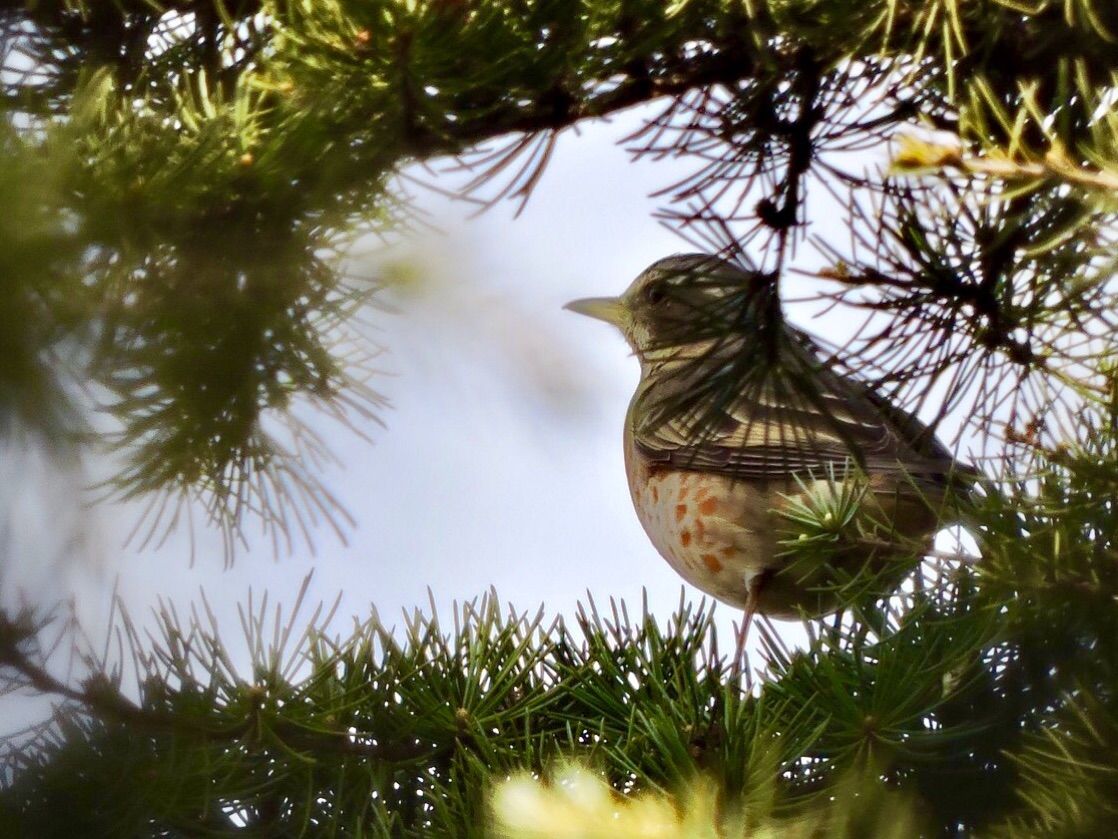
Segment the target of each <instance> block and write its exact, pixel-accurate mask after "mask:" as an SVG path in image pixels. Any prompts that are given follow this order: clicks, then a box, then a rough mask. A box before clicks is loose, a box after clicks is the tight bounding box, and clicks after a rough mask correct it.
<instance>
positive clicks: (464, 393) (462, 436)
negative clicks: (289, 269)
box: [0, 111, 885, 660]
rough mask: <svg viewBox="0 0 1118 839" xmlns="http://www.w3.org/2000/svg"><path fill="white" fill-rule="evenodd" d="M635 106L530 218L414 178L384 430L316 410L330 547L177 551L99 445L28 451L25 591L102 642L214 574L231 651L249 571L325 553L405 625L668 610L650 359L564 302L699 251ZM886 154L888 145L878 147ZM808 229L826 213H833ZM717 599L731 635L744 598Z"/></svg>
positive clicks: (18, 547)
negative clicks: (146, 532) (491, 605)
mask: <svg viewBox="0 0 1118 839" xmlns="http://www.w3.org/2000/svg"><path fill="white" fill-rule="evenodd" d="M638 121H639V111H631V112H628V113H627V114H625V115H622V116H621V117H619V118H617V119H616V120H615V121H614V122H612V123H606V122H597V123H594V124H591V125H586V126H582V127H581V130H580V132H579V133H578V134H576V133H574V132H568V133H567V134H565V135H564V136H563V138H562V139H561V141H560V142H559V145H558V149H557V151H556V154H555V155H554V159H553V160H552V162H551V164H550V166H549V168H548V171H547V172H546V174H545V175H544V177H543V180H542V182H541V183H540V185H539V187H538V188H537V190H536V192H535V193H534V194H533V196H532V198H531V200H530V201H529V202H528V204H527V206H526V207H525V209H524V211H523V212H522V214H521V215H520V216H519V218H515V219H514V212H515V209H516V207H515V205H514V204H512V203H508V202H506V203H504V204H501V205H498V206H496V207H494V208H492V209H490V210H489V211H487V212H485V213H483V214H481V215H480V216H478V217H476V218H470V217H469V216H470V215H471V214H472V213H473V212H474V211H475V208H473V207H471V206H469V205H467V204H464V203H461V202H458V203H455V202H453V201H450V200H449V199H446V198H443V197H440V196H439V195H437V194H435V193H433V192H420V193H418V195H417V203H418V204H419V205H420V206H421V207H422V208H424V209H425V210H426V211H427V212H428V213H429V221H430V222H431V224H432V226H433V227H434V228H437V229H430V230H424V231H419V232H417V233H416V234H415V235H413V236H411V237H410V238H409V240H408V241H407V242H406V243H404V244H403V245H401V246H400V247H399V248H397V249H395V250H393V251H391V252H390V253H389V254H388V258H389V259H391V260H398V261H403V262H405V263H407V264H409V265H410V266H411V268H412V273H413V275H414V276H415V277H417V278H418V279H417V281H416V282H414V283H412V284H410V285H408V286H406V287H402V288H399V289H397V290H396V291H394V292H393V293H392V294H390V295H389V296H388V297H387V298H386V302H388V303H390V304H391V306H392V308H393V310H394V311H391V312H389V311H381V310H375V311H371V312H369V313H367V315H366V316H365V319H366V320H367V321H369V322H370V323H371V325H372V328H370V329H369V330H367V332H368V335H369V337H370V339H371V340H372V341H374V342H376V343H377V344H380V345H382V346H383V347H385V349H386V352H385V353H384V355H382V356H381V357H380V358H379V359H378V361H377V363H378V367H379V368H380V369H382V370H384V371H386V372H385V375H383V376H381V377H379V378H378V379H377V380H376V381H375V382H374V385H375V386H376V388H377V389H378V390H379V391H380V392H382V393H383V394H385V395H386V396H388V397H389V398H390V400H391V402H392V407H391V409H390V410H387V411H385V412H384V414H383V419H384V421H385V423H386V428H380V427H377V426H371V427H369V428H367V429H365V430H366V431H367V432H368V433H369V434H370V435H371V436H372V437H373V440H374V443H373V444H372V445H370V444H368V443H367V442H365V441H363V440H361V439H359V438H358V437H356V436H355V435H353V434H352V433H351V432H349V431H346V430H345V429H343V428H340V427H339V426H337V425H335V424H333V423H331V422H329V421H322V422H321V423H316V426H317V428H318V430H319V431H320V432H321V433H322V434H323V435H325V436H326V437H327V438H328V439H329V440H330V442H331V445H332V448H333V450H334V451H335V453H336V454H337V455H338V457H339V459H340V461H341V464H342V465H341V466H340V467H338V468H331V469H329V470H328V471H327V473H326V474H325V475H324V482H325V483H326V485H327V486H328V487H330V488H331V489H332V490H333V491H334V493H335V494H336V496H337V497H338V499H339V500H340V501H341V503H342V504H343V505H344V506H345V508H346V509H347V510H348V511H349V513H350V514H351V515H352V517H353V519H354V520H355V522H356V524H355V526H354V527H353V528H352V529H351V530H350V532H349V534H348V542H347V543H345V544H343V543H341V542H339V541H338V539H337V538H336V537H335V536H333V535H332V533H331V532H330V531H329V530H328V529H320V530H319V531H318V532H317V533H316V534H315V543H316V553H315V555H314V556H310V555H309V554H308V552H307V551H306V550H305V549H303V548H302V547H297V548H296V550H295V552H294V554H293V555H290V556H288V555H281V556H279V557H275V556H274V555H273V553H272V550H271V546H270V544H268V543H267V542H265V541H264V540H258V541H256V542H254V543H253V544H252V546H251V549H250V550H248V551H247V552H246V551H243V550H242V551H240V552H239V553H238V555H237V557H236V561H235V563H234V565H233V567H232V568H231V569H229V570H226V569H225V568H224V558H223V552H222V547H221V542H220V539H219V538H218V537H217V536H216V534H214V533H212V532H206V531H205V530H202V529H199V528H197V527H196V528H195V531H194V533H193V544H192V535H191V534H190V533H189V532H187V530H186V529H185V528H180V530H179V531H178V532H176V533H175V534H174V535H173V536H172V537H171V538H170V539H169V540H168V541H167V542H166V543H165V544H163V545H162V546H161V547H158V548H152V547H148V548H145V549H143V550H140V549H137V548H136V547H134V546H128V547H122V546H124V545H125V542H126V540H127V536H128V533H129V531H130V529H131V528H132V527H133V525H134V524H135V522H136V520H137V518H138V516H139V512H140V511H139V509H138V507H136V506H135V505H124V504H107V503H101V504H93V505H91V504H90V499H91V498H93V497H94V495H95V494H94V493H91V492H88V491H83V490H82V487H83V486H85V485H87V484H88V483H89V482H90V480H91V478H92V476H93V475H94V474H95V473H96V471H97V469H96V467H97V464H96V463H93V464H91V463H89V462H87V463H86V464H74V463H62V462H59V461H58V460H55V459H52V458H51V457H49V456H48V455H46V454H45V453H43V452H42V451H40V450H36V449H34V448H29V447H24V446H15V445H10V446H9V447H8V450H7V452H6V454H5V456H4V457H3V458H0V509H2V510H5V511H6V514H7V522H6V525H5V528H6V529H5V532H4V536H5V537H6V538H5V542H6V544H7V545H8V556H7V558H6V560H5V561H4V564H3V566H2V568H0V572H2V574H3V579H2V580H0V582H2V586H0V591H2V592H3V597H4V600H5V602H6V603H8V604H11V603H12V602H14V601H15V599H16V598H17V597H23V598H26V599H27V600H28V601H30V602H32V603H37V604H49V603H51V602H60V601H63V602H64V601H66V600H67V599H70V600H72V602H73V604H74V606H75V611H76V613H77V615H78V616H79V618H80V621H81V623H82V625H83V627H84V628H85V630H86V632H87V634H88V635H89V636H90V637H91V638H93V639H99V638H101V637H103V636H104V633H105V630H106V626H107V622H108V619H109V614H110V603H111V600H112V594H113V592H114V590H116V591H118V592H119V594H120V596H121V598H122V600H123V602H124V604H125V606H126V608H127V609H128V610H129V612H130V614H132V615H133V617H135V618H136V619H138V620H140V621H144V620H150V610H151V609H152V608H153V607H155V606H157V604H158V601H159V599H160V598H162V599H163V600H164V601H166V602H170V603H173V604H175V605H176V607H177V608H178V609H179V610H180V613H182V614H187V613H188V612H189V607H190V604H191V603H196V602H198V597H199V592H200V591H203V590H204V591H205V594H206V598H207V601H208V603H209V605H210V608H211V609H212V610H213V613H214V614H215V615H216V617H217V619H218V621H219V623H220V625H221V626H222V630H223V634H224V635H225V637H226V640H227V641H228V642H229V643H230V646H231V648H232V649H233V650H234V651H235V650H236V649H237V644H236V640H235V639H236V638H237V637H238V636H239V634H240V629H239V626H240V625H239V620H238V613H237V609H238V605H240V604H242V603H243V602H244V601H245V599H246V597H247V595H248V592H249V590H250V588H251V589H252V590H253V592H254V595H255V596H257V597H258V596H259V595H261V594H262V593H263V592H264V591H268V592H269V593H270V597H271V601H272V602H281V603H288V604H289V603H291V602H292V601H293V600H294V597H295V593H296V592H297V590H298V589H299V586H300V585H301V584H302V582H303V580H304V578H305V577H306V575H307V574H309V573H310V572H311V571H312V570H313V572H314V577H313V580H312V582H311V587H310V595H311V597H310V599H311V601H312V603H313V602H316V601H318V600H325V601H332V600H333V599H334V597H335V596H337V594H338V593H339V592H340V593H341V595H342V602H341V606H340V609H339V612H338V620H337V623H336V626H337V628H338V630H339V632H342V633H343V634H344V633H345V631H346V627H348V626H350V625H351V620H352V619H354V618H357V619H364V618H365V617H367V616H368V614H369V613H370V608H371V607H372V606H375V607H376V608H377V610H378V611H379V614H380V615H381V617H382V619H384V620H385V621H386V622H388V623H390V624H391V623H397V624H399V620H398V617H399V616H400V615H401V613H402V611H408V610H411V609H413V608H415V607H419V608H421V609H424V610H425V611H426V610H428V609H429V603H430V602H431V601H433V602H434V604H435V605H436V606H437V607H438V608H439V609H440V611H442V612H444V614H445V613H446V612H448V611H449V608H450V606H451V604H452V603H453V602H454V601H456V600H457V601H462V600H468V599H470V598H474V597H477V596H478V595H480V594H482V593H483V592H484V591H486V590H488V589H489V588H490V587H491V586H492V587H495V588H496V590H497V592H498V594H499V596H500V598H501V599H502V600H503V601H508V602H511V603H512V604H514V605H515V606H516V607H517V609H518V610H520V611H530V612H534V611H535V610H536V608H538V606H539V605H540V604H541V603H542V604H543V605H544V606H545V607H546V609H547V611H548V612H549V613H563V614H566V615H568V616H569V615H571V614H573V612H574V609H575V605H576V603H577V602H578V601H579V600H580V599H584V598H585V597H586V595H587V593H588V592H589V593H590V594H592V595H593V596H594V598H596V599H597V601H598V602H599V604H603V603H607V602H608V599H609V598H610V597H620V598H624V599H625V600H626V601H628V603H629V604H630V607H631V610H633V611H637V612H639V607H640V602H641V597H642V593H643V592H647V598H648V602H649V604H650V606H651V607H652V609H653V611H654V613H655V614H656V615H657V616H659V617H660V618H661V619H666V618H667V617H668V616H669V615H670V613H671V611H672V610H673V609H674V608H675V607H676V606H677V605H678V603H679V600H680V593H681V587H682V586H683V583H682V581H681V580H680V578H679V577H678V576H676V574H675V573H674V572H673V571H672V570H671V569H670V568H669V567H668V565H667V564H666V563H665V562H664V561H663V560H662V559H661V558H660V557H659V556H658V555H657V553H656V552H655V550H654V549H653V548H652V546H651V545H650V544H649V542H648V540H647V539H646V537H645V535H644V533H643V532H642V530H641V528H640V525H639V524H638V522H637V519H636V516H635V514H634V512H633V510H632V506H631V503H630V500H629V495H628V490H627V487H626V483H625V476H624V471H623V465H622V452H621V428H622V419H623V417H624V413H625V410H626V406H627V403H628V400H629V396H630V394H631V392H632V390H633V388H634V386H635V384H636V381H637V374H638V369H637V364H636V361H635V360H634V359H633V358H632V357H630V355H629V351H628V348H627V346H626V345H625V343H624V341H623V340H622V338H621V337H620V335H618V334H616V333H614V332H613V331H612V330H611V329H610V328H609V327H607V326H606V325H605V324H601V323H597V322H594V321H591V320H588V319H585V318H580V317H577V316H575V315H573V314H571V313H569V312H565V311H563V310H562V308H561V307H562V304H563V303H565V302H566V301H568V300H571V299H573V298H575V297H583V296H589V295H601V294H615V293H618V292H620V291H621V290H622V289H624V288H625V286H626V285H628V283H629V282H630V281H631V279H632V278H633V277H635V276H636V275H637V274H638V273H639V272H640V271H641V270H642V269H643V268H644V267H645V266H647V265H648V264H649V263H651V262H653V261H654V260H656V259H659V258H661V257H663V256H666V255H668V254H671V253H677V252H686V251H691V250H694V248H693V247H691V246H690V245H688V244H687V243H686V242H684V241H683V240H681V239H680V238H679V237H678V236H676V235H675V234H674V233H672V232H671V231H670V230H668V229H666V228H664V227H663V226H661V225H660V224H659V223H658V222H657V221H656V220H655V219H654V218H653V217H652V212H653V211H654V210H655V209H656V208H657V206H658V205H659V204H660V203H662V202H659V201H657V200H655V199H650V198H649V197H648V195H649V193H651V192H653V191H654V190H656V189H659V188H663V187H664V186H667V185H669V184H670V183H671V182H672V181H673V180H674V179H675V177H678V176H681V175H683V174H685V173H686V172H687V169H686V168H685V167H682V166H681V164H680V163H679V162H676V161H671V160H667V161H661V162H657V163H648V162H638V163H633V162H631V161H630V159H629V156H628V155H627V153H626V152H625V151H624V149H622V148H619V147H618V146H617V145H615V142H616V140H617V139H618V138H619V137H622V136H624V135H625V134H626V133H628V131H630V130H631V129H632V128H635V127H636V126H637V125H638ZM884 162H885V149H882V150H881V151H880V153H879V154H878V155H877V156H873V155H871V156H869V157H868V158H867V165H873V164H882V163H884ZM424 177H427V178H430V177H431V176H430V174H424ZM440 183H447V181H445V180H442V181H440ZM809 212H810V217H812V218H816V219H819V218H823V219H829V220H830V222H829V223H830V224H832V225H835V224H836V223H839V224H840V223H841V216H839V215H838V214H836V213H819V212H811V210H810V207H809ZM825 223H827V222H824V224H825ZM839 230H840V228H839V227H837V226H836V227H832V228H831V229H830V233H831V234H835V233H838V232H839ZM811 232H812V233H815V234H818V233H827V232H828V229H827V228H826V227H824V226H821V224H820V223H819V222H815V223H814V226H813V227H812V228H811ZM358 267H359V268H360V267H362V266H358ZM364 267H365V268H369V266H364ZM371 270H372V269H371V268H370V271H371ZM793 290H795V289H794V287H793ZM814 329H815V330H816V331H817V332H819V331H820V327H818V326H816V327H814ZM824 334H825V332H824ZM831 337H836V336H834V335H832V336H831ZM252 532H253V531H252V528H251V525H250V533H252ZM192 552H193V557H194V559H193V565H192V564H191V555H192ZM428 592H430V595H429V594H428ZM684 593H685V596H686V597H687V598H689V599H697V598H698V597H699V596H700V593H699V592H697V591H696V590H695V589H692V588H689V587H688V588H686V589H685V592H684ZM429 597H430V600H429ZM719 615H720V618H719V624H720V627H721V631H729V630H730V629H731V623H732V621H733V619H734V618H736V617H737V616H738V612H737V611H736V610H734V609H732V608H729V607H722V608H720V609H719ZM780 626H781V627H782V632H783V633H784V635H785V636H786V638H787V640H788V641H790V642H792V643H795V641H796V639H797V638H799V637H802V630H800V628H799V627H798V626H796V625H794V624H782V625H780ZM753 640H754V641H755V640H756V633H755V634H754V638H753ZM727 641H729V639H727ZM242 660H243V659H242Z"/></svg>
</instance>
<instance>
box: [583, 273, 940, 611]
mask: <svg viewBox="0 0 1118 839" xmlns="http://www.w3.org/2000/svg"><path fill="white" fill-rule="evenodd" d="M566 308H568V309H570V310H572V311H574V312H578V313H580V314H584V315H589V316H590V317H594V318H598V319H600V320H604V321H606V322H607V323H611V324H613V325H614V326H616V327H617V328H619V329H620V330H621V332H622V333H623V334H624V336H625V338H626V339H627V340H628V342H629V344H630V345H631V346H632V348H633V351H634V354H635V355H636V356H637V358H638V359H639V360H640V364H641V378H640V383H639V385H638V386H637V390H636V393H635V394H634V395H633V399H632V402H631V403H630V405H629V411H628V414H627V416H626V419H625V435H624V444H625V469H626V472H627V473H628V479H629V489H630V493H631V495H632V498H633V504H634V506H635V507H636V512H637V516H638V518H639V519H640V522H641V524H642V525H643V526H644V529H645V532H646V533H647V534H648V536H649V538H650V539H651V540H652V544H653V545H654V546H655V547H656V549H657V550H658V551H659V552H660V554H661V555H663V557H664V558H665V559H666V560H667V561H668V562H669V563H670V564H671V565H672V567H673V568H675V569H676V571H678V572H679V573H680V574H681V575H682V576H683V577H684V578H685V579H686V580H687V581H688V582H690V583H692V584H693V585H695V586H697V587H698V588H700V589H702V590H703V591H705V592H707V593H709V594H711V595H713V596H714V597H716V598H718V599H719V600H722V601H724V602H727V603H731V604H733V605H735V606H740V607H743V608H744V609H745V610H746V613H747V624H746V625H748V618H750V617H752V615H753V614H754V613H760V614H764V615H769V616H771V617H776V618H794V617H798V616H800V615H809V616H818V615H822V614H826V613H828V612H830V611H834V610H835V609H837V608H839V606H840V605H841V597H840V596H839V594H838V584H837V583H836V580H835V577H834V574H833V572H834V570H835V568H840V566H841V568H840V570H842V571H843V572H845V576H844V577H842V579H847V580H849V579H850V577H851V575H856V574H857V573H858V572H859V570H860V569H865V568H869V569H870V570H871V571H873V572H878V573H879V574H880V577H875V579H887V580H890V581H892V583H893V584H895V582H897V581H899V580H900V579H901V578H902V577H903V575H904V573H905V572H907V571H909V570H911V568H912V567H913V564H914V563H915V562H916V561H918V557H919V556H921V555H922V552H924V551H926V550H927V549H928V548H930V543H931V539H932V537H933V536H934V534H935V531H936V530H937V529H938V528H939V527H941V526H942V525H941V523H940V522H941V513H942V510H943V509H944V507H945V504H946V502H947V500H948V498H949V496H950V495H951V493H950V488H951V486H952V484H953V482H954V480H955V478H954V476H955V475H956V474H957V473H959V472H960V471H962V470H960V467H959V464H957V463H956V461H955V459H954V458H953V457H952V455H951V453H950V452H949V451H948V450H947V449H946V448H945V447H944V446H943V445H942V444H941V443H940V442H939V441H938V440H936V439H935V437H934V436H933V435H931V434H930V433H929V431H928V429H927V428H926V427H925V426H924V425H923V424H922V423H921V422H919V421H918V420H917V419H916V418H915V417H913V416H912V415H910V414H908V413H906V412H904V411H902V410H900V409H898V408H896V407H895V406H893V405H891V404H889V402H888V401H887V400H885V399H884V398H882V397H881V396H880V395H878V394H877V393H875V392H874V391H873V390H872V389H870V388H869V387H868V386H867V385H865V384H864V383H861V382H859V381H857V380H856V379H853V378H851V377H848V376H843V375H840V374H838V373H836V372H834V371H833V370H831V369H830V367H829V366H828V365H827V364H826V363H825V361H824V360H823V358H822V357H821V354H820V353H819V351H818V350H817V348H816V346H815V344H814V343H813V342H812V341H811V339H810V338H809V337H808V336H807V335H806V334H805V333H804V332H802V331H800V330H798V329H796V328H795V327H793V326H791V325H790V324H788V323H786V322H785V321H784V319H783V317H782V316H781V313H780V306H779V300H778V298H777V294H776V286H775V282H774V281H773V278H772V276H771V275H766V274H761V273H758V272H751V271H747V270H744V269H742V268H740V267H738V266H737V265H735V264H733V263H730V262H727V261H725V260H722V259H719V258H717V257H712V256H708V255H704V254H688V255H679V256H671V257H667V258H666V259H661V260H659V261H657V262H655V263H653V264H652V265H651V266H650V267H649V268H647V269H646V270H645V271H644V272H643V273H642V274H640V276H638V277H637V278H636V280H635V281H634V282H633V283H632V285H630V286H629V288H628V289H627V290H626V291H625V293H624V294H622V295H621V296H620V297H616V298H589V299H584V300H575V301H573V302H571V303H569V304H567V306H566ZM850 501H853V502H856V503H854V504H847V507H848V508H849V507H856V508H858V509H860V510H861V513H860V515H861V514H864V515H865V517H866V520H868V521H871V522H874V523H875V527H874V528H873V529H872V531H871V532H870V533H869V534H868V538H866V539H864V540H861V541H860V542H859V543H858V544H855V545H854V546H853V547H849V546H848V547H846V548H844V549H841V550H839V551H838V552H836V553H835V554H834V555H833V556H831V557H829V559H828V561H827V562H826V563H824V565H825V566H827V567H825V568H824V567H818V565H817V566H816V567H804V566H802V565H801V564H798V563H797V562H795V561H793V558H792V557H793V555H794V553H795V551H790V550H789V546H790V545H791V546H792V547H795V542H794V539H795V533H794V530H793V528H792V527H791V524H792V522H791V519H792V518H794V513H795V512H796V511H797V510H798V511H800V512H803V511H804V510H809V511H810V510H812V509H815V510H818V509H819V506H820V505H821V504H822V505H823V506H826V505H827V504H832V505H838V506H840V507H841V506H842V504H843V503H844V502H850ZM790 514H793V515H790Z"/></svg>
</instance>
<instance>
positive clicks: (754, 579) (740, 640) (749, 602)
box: [734, 571, 767, 666]
mask: <svg viewBox="0 0 1118 839" xmlns="http://www.w3.org/2000/svg"><path fill="white" fill-rule="evenodd" d="M766 573H767V572H765V571H759V572H755V573H752V574H747V575H746V580H745V588H746V594H745V614H744V615H743V616H742V622H741V626H740V627H739V628H738V637H737V651H736V653H735V655H734V661H735V666H737V662H742V661H744V660H745V642H746V641H747V640H749V627H750V626H752V625H753V617H754V615H755V614H756V613H757V603H758V597H759V595H760V591H761V583H762V582H763V581H764V578H765V575H766Z"/></svg>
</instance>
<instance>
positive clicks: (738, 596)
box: [625, 434, 775, 607]
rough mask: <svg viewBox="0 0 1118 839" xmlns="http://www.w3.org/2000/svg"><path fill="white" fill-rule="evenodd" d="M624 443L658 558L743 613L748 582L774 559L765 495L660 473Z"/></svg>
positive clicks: (713, 479)
mask: <svg viewBox="0 0 1118 839" xmlns="http://www.w3.org/2000/svg"><path fill="white" fill-rule="evenodd" d="M625 437H626V439H625V466H626V472H627V474H628V478H629V492H630V494H631V495H632V498H633V506H634V507H635V508H636V512H637V517H638V518H639V519H640V522H641V525H642V526H643V527H644V530H645V532H646V533H647V534H648V537H649V539H650V540H651V541H652V544H653V545H654V546H655V547H656V550H657V551H659V553H660V555H661V556H663V557H664V558H665V559H666V560H667V561H668V563H669V564H670V565H671V566H672V567H673V568H674V569H675V570H676V571H677V572H678V573H679V574H680V575H681V576H682V577H683V578H684V579H686V580H687V581H688V582H689V583H691V584H692V585H694V586H696V587H698V588H700V589H702V590H703V591H705V592H707V593H708V594H711V595H713V596H714V597H717V598H718V599H719V600H722V601H725V602H727V603H731V604H734V605H737V606H742V607H744V606H745V604H746V600H747V595H748V590H749V582H750V580H751V579H753V577H754V576H755V575H757V574H759V573H761V572H763V571H765V570H766V568H768V567H770V566H769V564H768V563H770V562H772V558H773V554H774V552H775V539H774V535H773V528H772V522H771V520H770V519H769V515H768V513H767V510H768V507H769V504H768V503H766V499H765V498H763V497H762V495H763V494H764V493H763V492H759V491H758V489H757V488H755V487H750V486H748V485H745V484H743V483H742V482H740V481H738V482H736V483H732V482H730V481H729V480H728V479H725V478H722V477H721V476H718V475H711V474H704V473H702V472H694V471H688V470H678V469H665V468H662V467H657V466H656V465H655V464H650V463H648V462H647V461H646V460H645V459H644V458H643V457H642V456H641V455H640V453H639V452H638V451H636V448H635V446H634V445H633V441H632V439H631V435H629V434H626V435H625Z"/></svg>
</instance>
